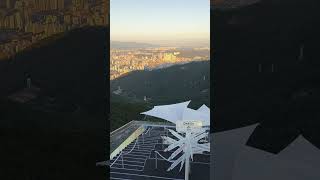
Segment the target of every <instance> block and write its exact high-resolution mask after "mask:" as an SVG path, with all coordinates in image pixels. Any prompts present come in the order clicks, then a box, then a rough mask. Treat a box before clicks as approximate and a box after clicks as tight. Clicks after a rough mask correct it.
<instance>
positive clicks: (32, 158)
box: [0, 27, 109, 180]
mask: <svg viewBox="0 0 320 180" xmlns="http://www.w3.org/2000/svg"><path fill="white" fill-rule="evenodd" d="M107 33H108V32H107V30H106V29H105V28H102V27H86V28H82V29H77V30H73V31H71V32H69V33H67V34H65V35H64V36H62V37H61V38H58V39H56V40H55V41H52V42H51V43H49V42H46V43H45V45H44V46H41V47H37V48H34V49H31V50H29V51H25V52H23V53H20V54H18V55H16V57H15V58H14V59H11V60H9V61H2V62H0V63H1V64H0V82H1V84H2V85H1V87H0V106H1V108H0V116H1V120H0V130H1V135H0V139H1V142H2V145H1V149H0V152H1V153H0V154H1V159H2V161H1V162H0V167H1V169H2V173H1V174H0V179H48V180H51V179H52V180H56V179H100V178H102V179H103V178H105V176H106V174H105V173H106V171H105V169H103V168H97V167H96V166H95V163H96V162H97V161H102V160H104V159H105V157H106V154H107V153H106V151H107V149H106V147H105V145H106V144H107V143H106V142H107V141H108V140H107V137H105V130H106V129H107V128H108V127H107V121H106V117H107V116H106V112H107V110H108V109H109V108H108V107H107V103H106V97H107V94H106V91H107V89H109V88H108V87H107V86H108V83H106V78H105V74H106V73H107V72H106V69H107V68H105V67H107V62H106V57H108V55H107V54H106V49H109V48H108V47H106V45H107V43H106V42H107V41H108V36H107ZM26 74H28V75H26ZM27 77H31V80H32V81H31V82H32V86H33V87H32V89H31V90H30V89H28V88H27V87H26V79H27ZM17 172H20V173H17Z"/></svg>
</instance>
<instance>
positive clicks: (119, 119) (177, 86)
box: [110, 61, 210, 130]
mask: <svg viewBox="0 0 320 180" xmlns="http://www.w3.org/2000/svg"><path fill="white" fill-rule="evenodd" d="M119 86H120V88H121V89H122V90H123V92H122V93H121V94H120V95H114V94H113V93H112V92H113V91H115V90H117V89H118V87H119ZM110 89H111V98H110V105H111V116H110V127H111V130H114V129H116V128H118V127H120V126H122V125H124V124H126V123H128V122H129V121H131V120H142V119H144V116H141V115H139V114H140V113H141V112H144V111H147V110H150V109H151V108H152V107H153V106H155V105H162V104H171V103H179V102H183V101H188V100H191V104H190V108H194V109H196V108H199V107H200V106H201V105H202V104H206V105H207V106H209V107H210V61H205V62H193V63H189V64H185V65H176V66H172V67H169V68H165V69H159V70H154V71H136V72H132V73H129V74H128V75H127V76H124V77H121V78H118V79H115V80H113V81H111V83H110ZM144 96H146V97H147V101H144ZM145 120H150V121H162V120H160V119H157V118H151V117H147V118H146V119H145Z"/></svg>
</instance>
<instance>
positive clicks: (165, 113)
mask: <svg viewBox="0 0 320 180" xmlns="http://www.w3.org/2000/svg"><path fill="white" fill-rule="evenodd" d="M189 103H190V101H186V102H183V103H177V104H171V105H163V106H155V107H154V108H153V109H151V110H150V111H146V112H143V113H141V114H144V115H149V116H153V117H157V118H161V119H164V120H167V121H170V122H172V123H174V124H176V122H177V121H188V120H200V121H202V123H203V126H210V109H209V108H208V107H207V106H206V105H202V106H201V107H200V108H199V109H198V110H194V109H190V108H188V105H189Z"/></svg>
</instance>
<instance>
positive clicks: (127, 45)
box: [110, 41, 160, 49]
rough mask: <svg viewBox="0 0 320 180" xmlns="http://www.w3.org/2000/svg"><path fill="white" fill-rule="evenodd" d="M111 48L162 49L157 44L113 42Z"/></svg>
mask: <svg viewBox="0 0 320 180" xmlns="http://www.w3.org/2000/svg"><path fill="white" fill-rule="evenodd" d="M110 47H111V48H115V49H136V48H150V47H160V46H159V45H156V44H149V43H138V42H122V41H111V43H110Z"/></svg>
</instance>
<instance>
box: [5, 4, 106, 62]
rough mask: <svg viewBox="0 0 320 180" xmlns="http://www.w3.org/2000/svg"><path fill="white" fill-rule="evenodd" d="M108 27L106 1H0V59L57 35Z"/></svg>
mask: <svg viewBox="0 0 320 180" xmlns="http://www.w3.org/2000/svg"><path fill="white" fill-rule="evenodd" d="M108 24H109V0H2V1H0V59H8V58H10V57H12V56H14V55H15V54H17V53H18V52H20V51H22V50H24V49H26V48H28V47H30V46H31V45H33V44H34V43H36V42H39V41H40V40H43V39H46V38H48V37H50V36H53V35H56V34H59V33H63V32H67V31H70V30H72V29H75V28H81V27H84V26H106V25H108Z"/></svg>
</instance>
